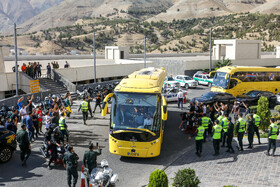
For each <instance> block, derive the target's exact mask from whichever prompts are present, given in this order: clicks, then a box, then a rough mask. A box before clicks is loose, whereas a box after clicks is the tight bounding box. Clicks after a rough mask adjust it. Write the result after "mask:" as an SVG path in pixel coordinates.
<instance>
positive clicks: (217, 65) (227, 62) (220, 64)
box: [215, 57, 232, 70]
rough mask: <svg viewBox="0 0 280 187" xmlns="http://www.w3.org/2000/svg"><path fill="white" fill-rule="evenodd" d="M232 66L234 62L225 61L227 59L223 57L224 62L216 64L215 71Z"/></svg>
mask: <svg viewBox="0 0 280 187" xmlns="http://www.w3.org/2000/svg"><path fill="white" fill-rule="evenodd" d="M231 65H232V62H231V60H230V59H225V57H223V60H222V61H218V62H216V68H215V70H217V69H219V68H221V67H224V66H231Z"/></svg>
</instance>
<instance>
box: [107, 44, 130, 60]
mask: <svg viewBox="0 0 280 187" xmlns="http://www.w3.org/2000/svg"><path fill="white" fill-rule="evenodd" d="M128 58H129V47H121V46H106V47H105V59H111V60H119V59H128Z"/></svg>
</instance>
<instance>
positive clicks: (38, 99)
mask: <svg viewBox="0 0 280 187" xmlns="http://www.w3.org/2000/svg"><path fill="white" fill-rule="evenodd" d="M39 106H41V107H42V106H43V103H42V101H41V98H40V97H39V96H37V97H36V101H34V102H32V107H33V108H38V107H39Z"/></svg>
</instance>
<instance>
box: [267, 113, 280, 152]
mask: <svg viewBox="0 0 280 187" xmlns="http://www.w3.org/2000/svg"><path fill="white" fill-rule="evenodd" d="M270 123H271V124H270V126H269V127H270V130H269V133H268V147H267V152H266V155H267V156H269V155H270V153H269V151H270V148H271V146H273V152H272V156H274V153H275V151H276V139H277V135H278V134H279V128H278V125H277V124H276V123H275V119H274V118H271V119H270Z"/></svg>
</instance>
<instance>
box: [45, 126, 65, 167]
mask: <svg viewBox="0 0 280 187" xmlns="http://www.w3.org/2000/svg"><path fill="white" fill-rule="evenodd" d="M48 135H50V137H48V139H50V140H49V141H48V145H49V146H48V151H49V150H50V151H51V155H50V159H49V163H48V169H51V167H50V166H51V163H52V162H53V161H55V160H56V159H57V147H58V146H59V147H60V146H61V142H62V141H63V139H62V137H61V136H60V134H59V131H58V128H55V129H54V131H53V133H51V134H48Z"/></svg>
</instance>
